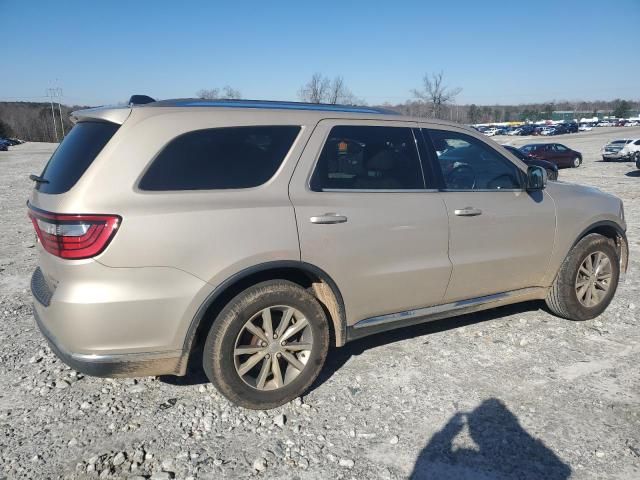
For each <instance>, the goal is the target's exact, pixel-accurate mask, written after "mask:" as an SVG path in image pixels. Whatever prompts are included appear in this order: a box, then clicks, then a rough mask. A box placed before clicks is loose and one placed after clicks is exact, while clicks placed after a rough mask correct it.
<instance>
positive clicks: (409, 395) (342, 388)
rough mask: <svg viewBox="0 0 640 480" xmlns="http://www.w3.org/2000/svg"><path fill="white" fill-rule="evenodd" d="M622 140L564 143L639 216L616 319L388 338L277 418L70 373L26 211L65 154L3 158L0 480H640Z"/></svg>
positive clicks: (499, 323) (633, 283)
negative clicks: (54, 336)
mask: <svg viewBox="0 0 640 480" xmlns="http://www.w3.org/2000/svg"><path fill="white" fill-rule="evenodd" d="M621 135H623V136H635V137H640V128H625V129H597V130H595V129H594V131H592V132H588V133H580V134H574V135H565V136H562V137H559V138H554V139H553V140H557V141H559V142H561V143H564V144H566V145H567V146H569V147H571V148H575V149H577V150H580V151H582V152H583V154H584V164H583V166H582V167H580V168H578V169H572V170H561V172H560V178H561V179H563V180H567V181H575V182H579V183H583V184H589V185H595V186H597V187H600V188H601V189H603V190H605V191H608V192H611V193H613V194H615V195H618V196H620V197H621V198H623V199H624V201H625V206H626V214H627V221H628V224H629V232H628V234H629V241H630V246H631V269H630V273H629V275H628V277H627V283H626V284H624V285H623V286H622V287H621V288H620V289H619V290H618V294H617V295H616V297H615V299H614V301H613V303H612V305H611V306H610V307H609V309H608V310H607V311H606V312H605V313H604V314H603V315H602V316H600V317H599V318H597V319H595V320H591V321H587V322H583V323H572V322H568V321H565V320H561V319H559V318H555V317H553V316H551V315H550V314H548V313H546V312H545V311H544V310H542V309H541V307H540V305H539V304H537V303H527V304H522V305H517V306H511V307H504V308H500V309H496V310H492V311H489V312H483V313H478V314H474V315H468V316H465V317H459V318H454V319H449V320H444V321H439V322H434V323H431V324H426V325H422V326H418V327H415V328H411V329H406V330H401V331H397V332H393V333H388V334H382V335H377V336H374V337H370V338H367V339H364V340H362V341H358V342H355V343H352V344H349V345H348V346H346V347H344V348H341V349H337V350H334V351H332V352H331V353H330V359H329V362H328V365H327V367H326V368H325V370H324V372H323V374H322V375H321V378H320V379H319V381H318V382H317V383H316V385H315V387H314V388H313V389H312V391H311V392H309V394H308V395H306V396H305V397H304V398H301V399H297V400H296V401H295V402H292V403H290V404H288V405H286V406H284V407H281V408H278V409H276V410H273V411H269V412H255V411H248V410H244V409H242V408H238V407H235V406H233V405H231V404H229V403H228V402H227V401H226V400H225V399H223V398H222V397H221V396H220V395H219V394H218V393H217V392H216V391H215V390H214V389H213V388H212V387H211V386H210V385H208V384H207V383H205V381H204V380H203V379H202V377H201V376H199V375H191V376H189V377H186V378H182V379H175V378H141V379H126V380H125V379H123V380H111V379H99V378H91V377H86V376H83V375H82V374H79V373H77V372H75V371H73V370H70V369H69V368H67V367H66V366H65V365H63V364H62V363H61V362H60V361H58V360H57V359H56V358H55V357H54V356H53V355H52V353H51V352H50V350H49V349H48V348H47V347H46V346H45V343H44V341H43V339H42V337H41V336H40V334H39V332H38V331H37V329H36V327H35V326H34V321H33V317H32V313H31V298H30V294H29V291H28V281H29V277H30V274H31V272H32V270H33V268H34V266H35V261H36V256H35V252H34V234H33V230H32V227H31V225H30V223H29V221H28V220H27V217H26V209H25V201H26V198H27V196H28V192H29V189H30V188H31V182H30V181H29V180H27V175H28V174H29V173H39V172H40V170H41V168H42V166H43V164H44V162H45V161H46V160H47V158H48V157H49V155H50V154H51V152H52V150H53V149H54V147H55V146H54V145H52V144H25V145H21V146H18V147H13V148H12V149H11V150H10V151H9V152H0V173H1V175H0V225H1V226H2V229H1V231H0V317H1V319H2V321H1V322H0V345H1V347H2V348H0V385H1V387H0V479H1V478H7V479H13V478H34V479H43V478H78V479H80V478H98V477H100V478H132V477H135V476H139V477H144V478H153V479H156V478H189V477H192V478H243V477H262V478H283V479H285V478H286V479H290V478H300V479H308V478H322V479H327V478H337V479H340V478H345V479H350V478H354V479H355V478H358V479H360V478H393V479H395V478H429V479H481V480H482V479H495V478H519V479H523V478H531V479H534V478H535V479H538V478H545V479H565V478H580V479H582V478H584V479H596V478H598V479H601V478H615V479H621V478H628V479H632V478H635V479H637V478H640V373H639V370H638V364H639V363H640V332H639V331H638V327H639V326H640V313H639V312H640V295H638V292H639V289H640V268H639V264H638V258H640V244H639V243H638V240H639V239H640V198H639V196H638V192H640V188H639V182H640V171H636V170H635V167H634V166H633V165H632V164H631V163H623V162H620V163H603V162H601V161H600V157H599V148H600V147H601V146H602V144H603V143H605V141H606V140H608V139H611V138H614V137H616V136H621ZM496 140H497V141H499V142H500V143H507V142H509V143H513V144H517V145H521V144H523V143H526V142H528V141H529V140H530V139H527V138H523V137H518V138H516V139H514V138H512V137H498V138H496ZM536 140H539V139H536Z"/></svg>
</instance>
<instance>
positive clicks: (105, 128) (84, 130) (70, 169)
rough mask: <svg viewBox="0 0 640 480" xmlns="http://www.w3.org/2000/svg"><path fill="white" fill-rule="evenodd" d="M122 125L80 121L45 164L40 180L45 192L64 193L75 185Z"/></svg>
mask: <svg viewBox="0 0 640 480" xmlns="http://www.w3.org/2000/svg"><path fill="white" fill-rule="evenodd" d="M118 128H120V125H116V124H115V123H110V122H80V123H78V124H76V125H75V126H74V127H73V128H72V129H71V131H70V132H69V134H68V135H67V136H66V137H65V138H64V140H63V141H62V143H61V144H60V146H59V147H58V148H57V149H56V151H55V152H54V153H53V156H52V157H51V158H50V159H49V162H47V165H46V166H45V167H44V171H43V172H42V175H40V176H41V177H43V178H44V179H45V180H47V182H46V183H45V182H41V183H36V189H38V190H39V191H40V192H42V193H51V194H57V193H64V192H66V191H68V190H69V189H70V188H71V187H73V186H74V185H75V184H76V182H77V181H78V179H79V178H80V177H81V176H82V174H83V173H84V172H85V171H86V170H87V168H89V165H91V163H92V162H93V160H94V159H95V158H96V157H97V156H98V154H99V153H100V151H101V150H102V149H103V148H104V146H105V145H106V144H107V142H108V141H109V140H111V137H113V134H114V133H116V131H117V130H118Z"/></svg>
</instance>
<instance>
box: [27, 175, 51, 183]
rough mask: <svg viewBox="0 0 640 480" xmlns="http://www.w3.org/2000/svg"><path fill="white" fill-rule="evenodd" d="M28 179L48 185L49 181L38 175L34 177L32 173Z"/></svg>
mask: <svg viewBox="0 0 640 480" xmlns="http://www.w3.org/2000/svg"><path fill="white" fill-rule="evenodd" d="M29 179H30V180H33V181H34V182H36V183H49V180H46V179H44V178H42V177H40V176H38V175H34V174H33V173H32V174H31V175H29Z"/></svg>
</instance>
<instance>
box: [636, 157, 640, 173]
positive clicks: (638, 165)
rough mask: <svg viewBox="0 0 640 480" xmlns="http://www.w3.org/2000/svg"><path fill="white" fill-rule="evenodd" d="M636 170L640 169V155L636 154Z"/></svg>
mask: <svg viewBox="0 0 640 480" xmlns="http://www.w3.org/2000/svg"><path fill="white" fill-rule="evenodd" d="M636 168H638V169H640V153H636Z"/></svg>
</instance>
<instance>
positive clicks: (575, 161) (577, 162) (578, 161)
mask: <svg viewBox="0 0 640 480" xmlns="http://www.w3.org/2000/svg"><path fill="white" fill-rule="evenodd" d="M581 164H582V159H581V158H580V157H576V158H574V159H573V168H578V167H579V166H580V165H581Z"/></svg>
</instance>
